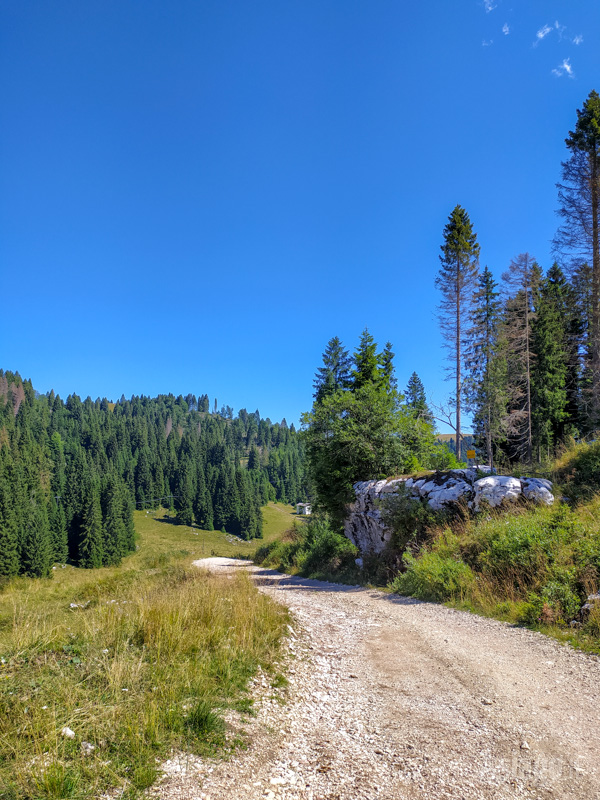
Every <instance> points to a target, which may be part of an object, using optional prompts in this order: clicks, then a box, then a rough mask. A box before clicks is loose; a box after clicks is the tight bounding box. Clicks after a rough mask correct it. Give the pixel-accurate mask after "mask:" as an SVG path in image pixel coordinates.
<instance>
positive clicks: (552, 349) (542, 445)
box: [532, 265, 569, 461]
mask: <svg viewBox="0 0 600 800" xmlns="http://www.w3.org/2000/svg"><path fill="white" fill-rule="evenodd" d="M565 294H566V283H565V281H564V276H563V275H562V273H561V271H560V269H559V268H558V267H557V266H556V265H555V266H554V267H553V268H552V269H551V270H549V272H548V275H547V277H546V278H545V279H544V280H543V281H542V283H541V286H540V291H539V297H538V303H537V308H536V316H535V320H534V321H533V325H532V328H533V349H534V352H535V354H536V358H535V362H534V365H533V370H532V393H533V402H532V407H533V428H534V436H535V444H536V449H537V455H538V461H539V460H541V455H542V453H544V454H545V455H549V454H550V450H551V449H552V448H553V447H554V446H555V445H556V443H557V442H558V440H559V437H560V435H561V432H562V430H563V426H564V421H565V420H566V418H567V376H568V360H569V359H568V350H567V348H568V331H567V325H568V319H567V318H566V314H565V311H566V297H565Z"/></svg>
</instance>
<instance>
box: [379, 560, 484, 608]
mask: <svg viewBox="0 0 600 800" xmlns="http://www.w3.org/2000/svg"><path fill="white" fill-rule="evenodd" d="M404 563H405V566H406V572H403V573H401V574H400V575H397V576H396V578H395V579H394V580H393V581H392V583H391V584H390V586H389V588H390V589H392V591H394V592H398V594H405V595H410V596H411V597H416V598H417V599H419V600H437V601H444V600H451V599H457V598H463V597H464V596H465V595H466V594H468V592H469V589H470V588H471V587H472V585H473V583H474V581H475V576H474V575H473V572H472V571H471V568H470V567H468V566H467V565H466V564H465V563H464V562H463V561H458V560H457V559H456V558H452V557H447V556H442V555H440V554H439V553H435V552H430V551H426V552H424V553H423V554H422V555H421V557H420V558H419V559H416V558H415V557H414V556H412V555H411V554H410V553H405V554H404Z"/></svg>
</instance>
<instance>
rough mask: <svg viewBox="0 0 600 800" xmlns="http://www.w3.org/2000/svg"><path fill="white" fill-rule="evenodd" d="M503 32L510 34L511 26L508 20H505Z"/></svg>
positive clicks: (506, 34)
mask: <svg viewBox="0 0 600 800" xmlns="http://www.w3.org/2000/svg"><path fill="white" fill-rule="evenodd" d="M502 33H503V34H504V35H505V36H508V34H509V33H510V28H509V26H508V22H505V23H504V25H503V26H502Z"/></svg>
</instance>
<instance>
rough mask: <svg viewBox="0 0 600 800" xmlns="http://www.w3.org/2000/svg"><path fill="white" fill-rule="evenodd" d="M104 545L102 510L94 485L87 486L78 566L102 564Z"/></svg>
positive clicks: (98, 565) (90, 566)
mask: <svg viewBox="0 0 600 800" xmlns="http://www.w3.org/2000/svg"><path fill="white" fill-rule="evenodd" d="M103 557H104V547H103V541H102V510H101V508H100V497H99V494H98V490H97V488H96V486H94V485H91V486H89V487H88V491H87V499H86V504H85V510H84V513H83V523H82V526H81V541H80V542H79V559H78V561H79V566H80V567H85V568H86V569H94V568H96V567H101V566H102V561H103Z"/></svg>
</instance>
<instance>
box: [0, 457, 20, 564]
mask: <svg viewBox="0 0 600 800" xmlns="http://www.w3.org/2000/svg"><path fill="white" fill-rule="evenodd" d="M19 567H20V558H19V536H18V530H17V518H16V515H15V512H14V508H13V504H12V502H11V491H10V484H9V482H8V479H7V477H6V475H5V474H4V470H3V465H2V458H1V454H0V575H8V576H10V575H16V574H17V573H18V572H19Z"/></svg>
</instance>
